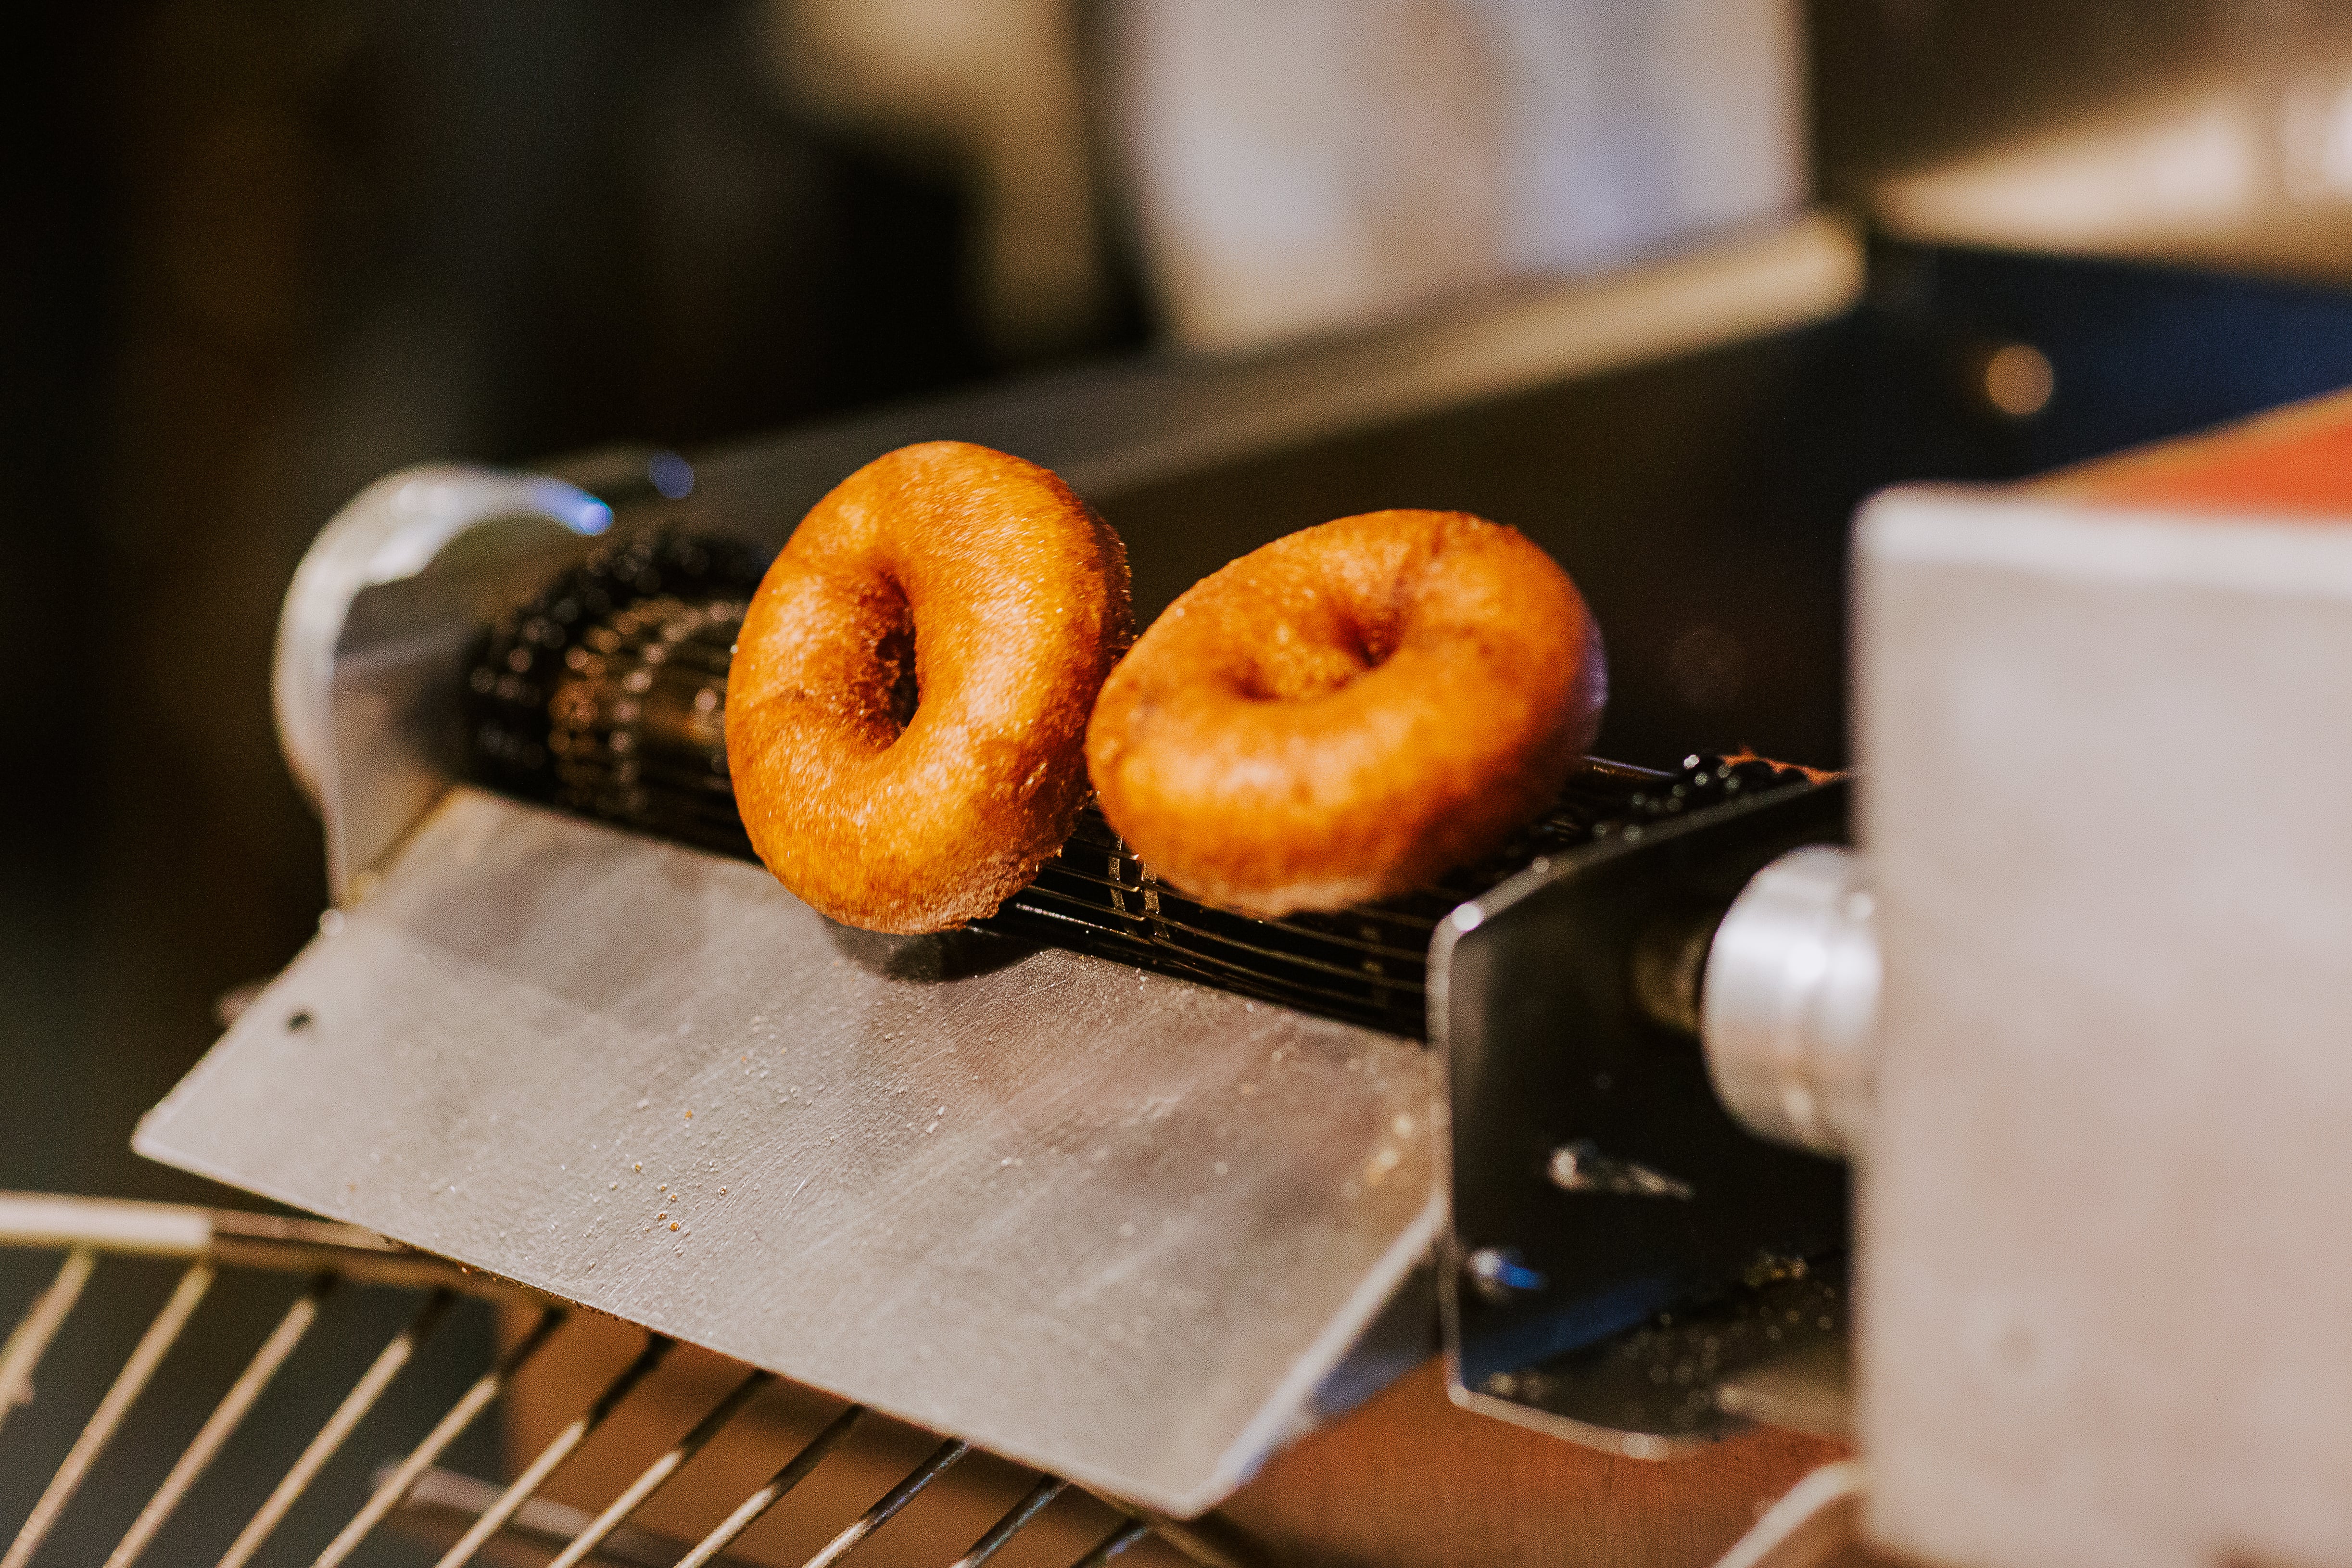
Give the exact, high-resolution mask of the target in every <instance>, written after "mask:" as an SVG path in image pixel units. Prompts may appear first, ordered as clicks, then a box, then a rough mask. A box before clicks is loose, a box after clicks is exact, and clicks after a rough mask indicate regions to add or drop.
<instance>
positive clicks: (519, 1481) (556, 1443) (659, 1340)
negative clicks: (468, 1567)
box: [434, 1334, 677, 1568]
mask: <svg viewBox="0 0 2352 1568" xmlns="http://www.w3.org/2000/svg"><path fill="white" fill-rule="evenodd" d="M676 1343H677V1341H675V1340H672V1339H669V1338H668V1337H667V1336H666V1335H662V1334H653V1335H649V1336H647V1338H646V1348H645V1349H644V1350H642V1351H640V1352H637V1359H636V1360H635V1361H633V1362H631V1363H629V1364H628V1365H627V1366H626V1367H625V1368H624V1369H623V1370H622V1373H621V1375H620V1376H618V1377H616V1378H614V1380H613V1381H612V1382H611V1383H609V1384H606V1385H605V1387H604V1393H602V1394H598V1395H597V1396H596V1400H595V1403H594V1404H593V1405H589V1406H588V1408H587V1409H586V1410H583V1411H582V1412H581V1413H580V1415H579V1417H578V1418H577V1419H576V1420H574V1421H573V1422H572V1424H571V1425H570V1426H566V1427H565V1428H564V1429H563V1430H562V1431H561V1432H558V1433H557V1434H556V1435H555V1438H554V1440H553V1441H552V1442H551V1443H549V1444H548V1445H547V1447H544V1448H542V1449H541V1450H540V1454H539V1458H536V1459H533V1460H532V1461H531V1462H530V1464H529V1465H528V1466H526V1467H525V1468H524V1469H523V1472H522V1474H521V1475H520V1476H518V1477H516V1478H515V1483H514V1485H512V1486H510V1487H509V1488H508V1489H506V1491H505V1492H504V1493H503V1494H502V1495H501V1496H500V1497H499V1500H498V1501H496V1502H494V1503H492V1504H491V1505H490V1507H489V1510H488V1512H486V1513H484V1514H483V1515H482V1517H481V1518H479V1519H478V1520H476V1521H474V1528H473V1529H471V1530H469V1531H466V1533H465V1534H464V1535H462V1536H459V1537H458V1538H457V1545H455V1546H452V1547H451V1548H449V1550H448V1551H447V1552H446V1553H444V1554H443V1556H442V1558H441V1561H440V1562H439V1563H436V1564H435V1565H434V1568H462V1565H463V1564H465V1563H470V1562H472V1561H473V1560H474V1553H475V1552H479V1551H480V1550H481V1549H482V1546H483V1543H484V1542H488V1540H489V1539H490V1537H492V1536H493V1535H496V1534H497V1533H498V1532H499V1531H500V1530H501V1529H503V1528H504V1527H505V1525H506V1522H507V1521H508V1520H509V1519H511V1518H513V1517H514V1510H517V1509H519V1508H520V1507H521V1506H522V1505H523V1504H524V1503H525V1502H527V1501H529V1500H530V1495H531V1494H532V1493H533V1492H535V1491H537V1490H539V1489H540V1488H541V1486H542V1485H544V1484H545V1483H546V1480H547V1478H548V1477H549V1476H551V1475H552V1474H554V1473H555V1467H556V1466H558V1465H560V1464H562V1463H563V1461H564V1460H566V1459H568V1458H571V1457H572V1450H573V1449H574V1448H577V1447H580V1445H581V1444H583V1443H584V1442H586V1441H587V1440H588V1434H589V1433H591V1432H593V1431H594V1430H596V1428H597V1427H599V1426H603V1425H604V1417H606V1416H607V1415H611V1414H612V1413H613V1407H614V1405H618V1404H620V1403H621V1401H622V1400H624V1399H625V1398H627V1397H628V1395H629V1390H631V1389H633V1388H635V1387H636V1385H637V1384H638V1383H639V1382H640V1381H641V1380H642V1379H643V1378H644V1377H645V1375H646V1373H649V1372H651V1371H653V1369H654V1368H656V1367H657V1366H659V1365H660V1364H661V1361H662V1358H663V1357H664V1356H666V1355H667V1354H669V1352H670V1347H671V1346H672V1345H674V1344H676Z"/></svg>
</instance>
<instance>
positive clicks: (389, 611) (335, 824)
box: [271, 467, 613, 898]
mask: <svg viewBox="0 0 2352 1568" xmlns="http://www.w3.org/2000/svg"><path fill="white" fill-rule="evenodd" d="M612 521H613V513H612V510H611V509H610V508H609V507H607V506H606V505H605V504H604V502H603V501H601V500H596V499H595V498H594V497H593V496H590V495H588V494H587V493H585V492H584V491H583V490H581V489H578V488H577V487H575V486H572V485H569V484H566V483H564V482H562V480H560V479H547V478H544V477H542V476H539V475H533V474H509V473H501V472H498V471H496V470H493V469H488V468H452V467H442V468H409V469H404V470H403V471H402V472H400V473H396V474H391V475H388V476H386V477H385V478H383V479H378V480H377V481H376V482H375V483H374V484H372V485H370V486H369V487H368V488H367V489H364V490H362V491H361V492H360V493H359V494H358V495H357V496H356V497H354V498H352V501H351V503H350V504H349V505H347V506H346V507H344V508H343V510H341V511H340V512H338V513H336V514H335V516H334V518H333V519H332V520H331V521H329V522H328V524H327V526H326V527H325V528H324V529H323V530H321V531H320V534H319V537H318V538H317V540H315V541H314V542H312V543H311V546H310V550H309V551H307V552H305V553H304V554H303V557H302V563H301V565H300V567H299V569H298V570H297V571H296V572H295V574H294V581H293V583H292V584H291V585H290V586H289V587H288V589H287V591H286V605H285V608H284V610H283V611H282V612H281V614H280V616H279V617H278V649H277V658H276V662H275V665H274V667H273V668H272V672H271V695H272V698H273V700H274V702H275V706H276V708H277V712H278V737H279V740H280V742H281V743H282V744H283V746H284V748H285V752H286V760H287V763H288V765H289V768H291V770H292V771H293V773H294V778H295V781H296V782H297V783H298V784H300V785H301V786H302V788H303V790H304V791H305V792H306V793H307V794H308V795H310V800H311V803H312V804H313V805H316V806H317V807H318V808H319V813H320V816H321V817H322V818H323V819H324V820H325V823H326V828H327V876H328V885H329V887H330V888H331V889H332V890H333V891H334V893H335V896H336V897H338V898H341V897H342V896H344V895H345V893H347V892H348V891H349V890H350V889H351V888H352V882H353V879H355V878H357V877H359V876H361V875H362V874H363V873H365V872H366V871H367V870H368V868H370V867H372V866H373V865H374V864H375V863H376V861H378V860H379V859H381V858H383V855H384V854H385V853H386V852H387V851H388V850H390V849H391V848H392V847H393V846H394V844H396V843H397V842H399V839H400V836H401V835H402V834H403V833H404V832H406V831H407V829H408V826H409V825H410V824H412V823H413V822H415V820H416V818H417V817H418V816H421V815H423V814H424V812H425V809H426V808H427V807H429V806H430V805H432V804H433V803H434V802H435V801H436V800H437V799H439V798H440V795H441V792H442V791H443V790H444V789H446V788H447V787H448V784H449V782H450V780H451V779H452V778H453V777H455V776H456V774H455V771H454V769H453V768H452V767H451V766H450V765H449V760H448V753H449V752H450V750H451V748H450V745H449V743H448V737H446V736H445V735H443V734H442V733H441V732H440V731H442V729H443V728H444V715H443V713H442V709H443V707H444V706H445V704H444V703H443V702H442V701H440V700H438V698H439V697H440V692H441V689H444V688H446V689H448V690H450V691H454V690H455V689H456V682H457V677H458V674H459V668H460V667H459V663H458V661H459V660H460V659H461V658H462V657H463V655H464V652H465V648H466V645H467V643H468V642H469V641H471V639H472V637H474V634H475V631H476V629H477V627H478V626H480V625H481V624H482V623H483V622H484V621H485V620H486V619H487V618H488V616H487V610H488V606H489V605H490V604H492V603H494V602H495V601H496V599H497V598H498V597H499V594H500V592H501V589H502V587H503V586H504V585H505V584H511V583H514V582H517V581H523V582H528V581H530V580H532V579H531V578H530V568H531V567H532V566H533V565H537V566H538V567H539V568H540V572H541V575H543V574H545V572H546V571H548V570H551V569H552V566H553V564H554V563H557V562H560V561H562V560H564V559H567V558H569V557H571V556H573V555H576V554H577V553H579V552H580V551H581V549H582V548H583V545H582V543H581V541H582V540H583V539H586V538H588V537H592V536H593V535H595V534H599V533H602V532H603V531H604V530H605V529H606V528H607V527H609V526H610V525H611V523H612ZM485 530H486V531H488V533H490V534H493V535H496V536H498V540H497V542H498V546H499V548H497V549H494V550H493V549H485V548H484V547H483V545H482V543H481V542H480V541H478V540H476V541H468V540H467V535H468V534H472V533H475V532H477V531H485Z"/></svg>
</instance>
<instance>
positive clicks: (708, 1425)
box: [547, 1372, 775, 1568]
mask: <svg viewBox="0 0 2352 1568" xmlns="http://www.w3.org/2000/svg"><path fill="white" fill-rule="evenodd" d="M774 1381H775V1378H774V1375H773V1374H772V1373H764V1372H755V1373H752V1374H751V1376H749V1377H747V1378H745V1379H744V1380H743V1381H742V1382H740V1383H739V1384H736V1385H735V1388H734V1391H733V1392H732V1393H730V1394H728V1395H727V1397H726V1398H724V1399H722V1400H720V1401H719V1403H718V1404H717V1405H713V1406H712V1407H711V1409H710V1413H709V1415H705V1416H704V1417H703V1418H702V1419H701V1420H700V1421H698V1422H697V1423H696V1424H695V1427H694V1430H693V1431H691V1432H688V1434H687V1435H686V1436H683V1437H681V1438H679V1439H678V1440H677V1445H676V1446H675V1447H672V1448H671V1449H670V1450H669V1452H667V1454H664V1455H663V1456H662V1457H661V1458H658V1459H656V1460H655V1461H654V1462H653V1463H652V1464H650V1465H648V1466H646V1470H645V1473H644V1474H643V1475H641V1476H639V1477H638V1478H637V1479H635V1480H634V1481H632V1482H630V1483H629V1486H628V1489H626V1490H625V1491H624V1492H622V1493H621V1495H620V1496H619V1497H617V1498H614V1500H613V1505H612V1506H611V1507H610V1508H608V1509H606V1510H604V1512H603V1513H600V1514H598V1515H597V1516H596V1522H595V1523H593V1524H592V1525H590V1526H589V1527H588V1528H587V1529H585V1530H583V1531H581V1532H580V1534H579V1536H578V1538H577V1539H575V1540H574V1541H573V1542H572V1544H571V1545H569V1546H567V1547H565V1548H564V1549H563V1552H562V1555H560V1556H559V1557H557V1558H556V1559H555V1561H554V1562H552V1563H549V1564H548V1565H547V1568H577V1565H578V1563H580V1560H581V1559H582V1558H583V1557H585V1556H587V1555H588V1553H590V1552H593V1551H594V1550H595V1549H596V1545H597V1543H598V1542H601V1541H603V1540H604V1537H606V1536H607V1535H610V1534H612V1533H613V1530H614V1526H616V1525H618V1524H619V1523H620V1522H621V1521H623V1520H625V1519H626V1518H628V1517H629V1515H631V1514H633V1513H635V1512H636V1511H637V1510H638V1508H639V1507H640V1506H642V1505H643V1504H644V1502H645V1500H646V1499H647V1498H649V1497H651V1496H653V1495H654V1493H655V1492H656V1491H657V1490H659V1489H660V1488H661V1484H662V1483H663V1482H664V1481H667V1480H668V1479H670V1477H672V1476H674V1475H676V1474H677V1472H678V1469H679V1468H680V1467H681V1466H683V1465H684V1464H685V1463H686V1462H687V1461H688V1459H691V1458H694V1456H695V1455H697V1454H698V1453H700V1452H701V1451H702V1446H703V1445H704V1444H705V1443H708V1442H709V1441H710V1439H711V1438H713V1437H715V1436H718V1435H719V1428H720V1427H721V1426H726V1425H727V1423H728V1422H730V1421H731V1420H733V1419H734V1418H735V1415H736V1413H737V1412H738V1411H740V1410H741V1409H742V1408H743V1406H744V1405H748V1404H750V1403H751V1396H752V1395H753V1394H757V1393H759V1392H760V1390H761V1389H762V1388H765V1387H766V1386H767V1385H768V1384H771V1383H772V1382H774Z"/></svg>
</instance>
